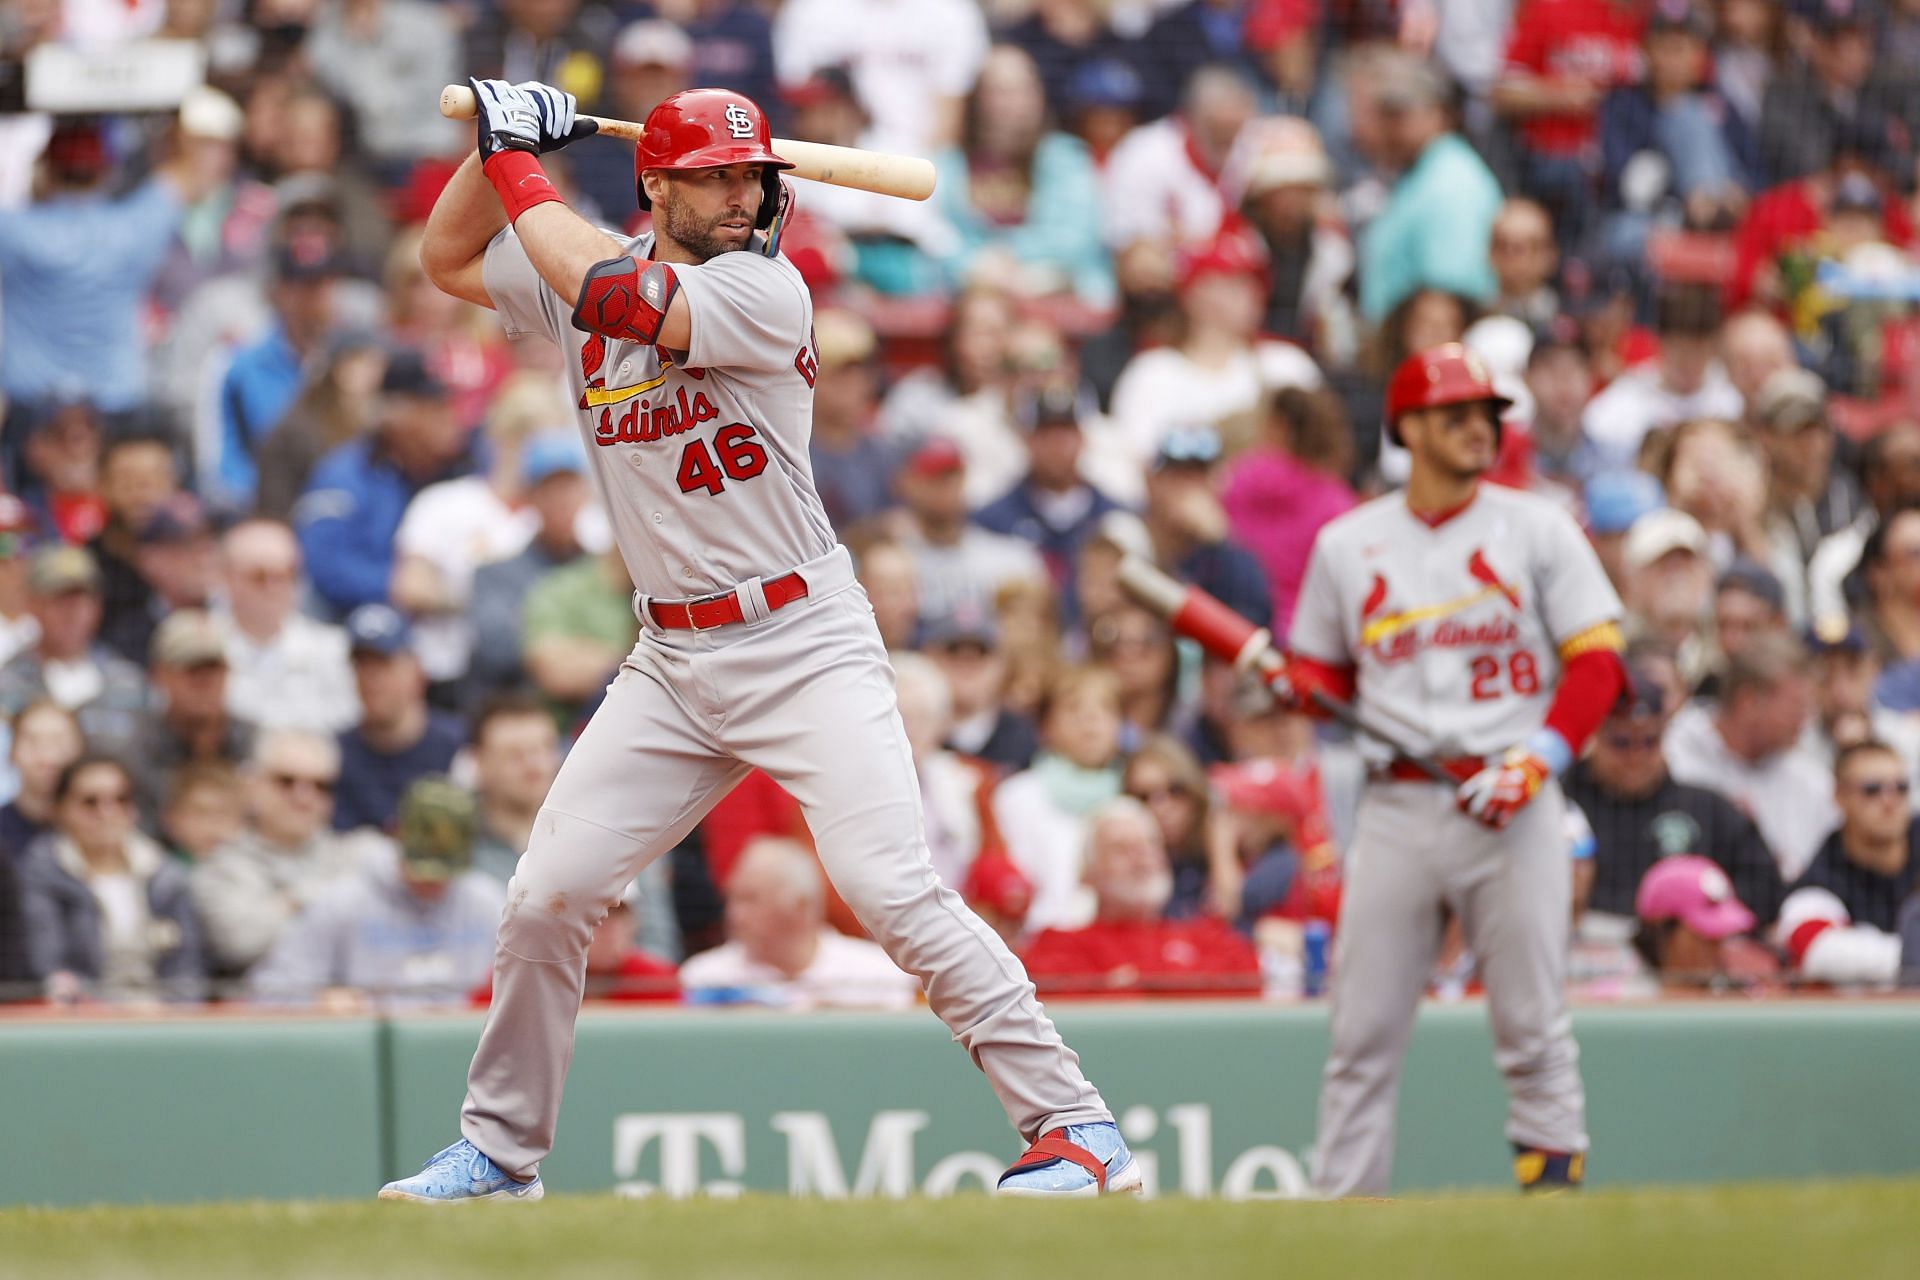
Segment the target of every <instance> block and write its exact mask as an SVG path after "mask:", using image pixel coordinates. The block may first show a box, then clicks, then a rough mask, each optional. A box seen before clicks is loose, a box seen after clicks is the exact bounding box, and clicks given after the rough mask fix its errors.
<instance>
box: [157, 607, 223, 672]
mask: <svg viewBox="0 0 1920 1280" xmlns="http://www.w3.org/2000/svg"><path fill="white" fill-rule="evenodd" d="M153 660H154V662H155V663H157V664H159V665H161V666H167V667H180V668H182V669H184V670H192V669H195V668H198V667H224V666H226V665H227V641H226V637H224V636H222V635H221V634H220V624H219V623H217V622H215V621H214V620H213V615H211V614H209V613H208V612H207V611H206V610H204V609H176V610H174V611H173V612H172V613H170V614H168V615H167V616H166V617H165V618H162V619H161V620H160V625H159V627H158V628H156V629H155V631H154V633H153Z"/></svg>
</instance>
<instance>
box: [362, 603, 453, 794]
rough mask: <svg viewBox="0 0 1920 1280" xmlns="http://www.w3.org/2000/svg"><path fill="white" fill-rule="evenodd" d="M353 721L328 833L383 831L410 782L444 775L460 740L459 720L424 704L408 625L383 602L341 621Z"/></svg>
mask: <svg viewBox="0 0 1920 1280" xmlns="http://www.w3.org/2000/svg"><path fill="white" fill-rule="evenodd" d="M346 630H347V644H348V651H349V654H350V656H351V658H352V661H353V681H354V685H355V686H356V688H357V689H358V690H359V693H360V707H361V714H360V721H359V723H358V724H356V725H355V726H354V727H353V728H351V729H348V730H347V731H346V732H345V733H342V734H341V735H340V786H339V790H338V792H337V793H336V799H335V802H334V809H333V829H334V830H335V831H352V830H354V829H355V828H356V827H375V828H381V829H384V828H386V827H387V825H388V824H389V823H390V822H392V821H393V818H394V815H395V814H396V813H397V812H398V811H399V805H400V797H401V793H402V792H404V791H405V790H406V789H407V788H408V786H410V785H411V784H412V783H413V781H414V779H416V778H420V777H423V776H425V775H427V774H435V773H444V772H446V770H447V768H448V767H449V766H450V765H451V764H452V763H453V757H454V753H455V752H457V751H459V750H460V747H461V744H462V743H463V742H465V741H466V734H465V733H464V732H462V728H461V724H460V722H459V720H458V719H456V718H455V717H453V716H450V715H448V714H447V713H446V712H444V711H438V710H435V709H433V708H431V707H429V706H428V705H427V677H426V673H425V672H424V671H422V670H421V669H420V659H419V658H418V657H416V656H415V655H414V652H413V632H412V630H411V628H409V627H408V626H407V620H406V619H405V618H403V617H401V616H400V615H399V614H398V613H396V612H394V611H393V610H392V609H391V608H389V607H388V606H386V605H384V604H368V605H361V606H360V607H359V608H358V609H355V610H354V611H353V612H352V613H351V614H349V615H348V616H347V625H346Z"/></svg>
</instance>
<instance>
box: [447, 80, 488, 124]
mask: <svg viewBox="0 0 1920 1280" xmlns="http://www.w3.org/2000/svg"><path fill="white" fill-rule="evenodd" d="M479 109H480V104H479V103H478V102H477V101H475V99H474V96H473V90H472V89H469V88H468V87H467V86H466V85H464V84H450V85H448V86H447V87H446V88H444V89H442V90H441V91H440V114H441V115H443V116H445V117H446V118H447V119H449V120H471V119H473V117H474V113H475V112H477V111H479Z"/></svg>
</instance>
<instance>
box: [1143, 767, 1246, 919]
mask: <svg viewBox="0 0 1920 1280" xmlns="http://www.w3.org/2000/svg"><path fill="white" fill-rule="evenodd" d="M1122 787H1123V790H1124V791H1125V793H1126V794H1127V795H1128V796H1130V797H1132V798H1133V799H1135V800H1138V801H1139V802H1140V803H1141V804H1143V805H1145V806H1146V807H1147V812H1149V813H1151V814H1152V815H1153V820H1154V821H1155V822H1156V823H1158V824H1159V826H1160V840H1161V843H1162V844H1163V845H1164V846H1165V848H1166V851H1167V859H1168V863H1169V865H1170V867H1171V869H1172V872H1173V893H1172V896H1170V897H1169V898H1168V899H1167V906H1166V910H1165V912H1164V914H1165V916H1166V918H1167V919H1169V920H1183V919H1186V918H1187V917H1189V916H1196V915H1202V914H1212V915H1219V916H1233V915H1237V914H1238V912H1239V902H1238V901H1237V899H1236V900H1235V901H1233V902H1222V901H1221V900H1220V897H1219V895H1218V894H1216V893H1214V892H1211V890H1212V889H1213V887H1214V886H1213V885H1212V879H1213V877H1212V867H1211V863H1212V857H1213V849H1212V845H1213V844H1214V843H1216V842H1214V841H1213V840H1212V839H1211V836H1212V824H1213V817H1212V814H1211V812H1210V806H1209V799H1210V796H1209V793H1208V789H1207V775H1206V773H1205V772H1204V771H1203V770H1202V769H1201V767H1200V762H1199V761H1198V760H1197V759H1195V758H1194V755H1193V752H1191V751H1189V750H1187V749H1186V748H1185V747H1184V746H1182V745H1180V741H1179V739H1177V738H1173V737H1169V736H1167V735H1165V734H1155V735H1154V736H1152V737H1150V738H1147V739H1145V740H1144V741H1142V742H1141V743H1140V745H1139V746H1138V747H1136V748H1134V750H1133V754H1131V755H1129V756H1128V757H1127V765H1126V769H1125V771H1124V772H1123V774H1122ZM1234 883H1235V885H1236V886H1237V884H1238V877H1237V876H1236V877H1235V878H1234Z"/></svg>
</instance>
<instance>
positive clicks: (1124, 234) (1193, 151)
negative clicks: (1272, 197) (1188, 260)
mask: <svg viewBox="0 0 1920 1280" xmlns="http://www.w3.org/2000/svg"><path fill="white" fill-rule="evenodd" d="M1258 105H1259V104H1258V101H1257V99H1256V98H1255V96H1254V91H1253V86H1252V85H1251V84H1250V83H1248V81H1247V78H1246V76H1245V75H1244V74H1242V73H1241V72H1239V71H1235V70H1233V69H1231V68H1228V67H1218V66H1210V67H1202V68H1200V69H1199V70H1198V71H1195V72H1194V73H1193V75H1192V78H1191V79H1190V80H1188V81H1187V82H1186V83H1185V89H1184V93H1183V96H1182V98H1181V102H1180V108H1179V110H1178V111H1176V112H1174V113H1173V114H1171V115H1166V116H1160V117H1159V118H1157V119H1154V118H1149V120H1148V122H1147V123H1146V124H1143V125H1141V126H1140V127H1139V128H1137V129H1135V130H1134V131H1133V132H1132V133H1130V134H1128V135H1127V136H1126V137H1125V138H1123V139H1121V140H1120V144H1119V145H1118V146H1116V147H1115V148H1114V149H1113V154H1112V155H1110V156H1108V157H1107V166H1106V174H1105V182H1106V190H1105V191H1104V193H1103V196H1102V200H1103V204H1104V207H1105V219H1104V221H1105V233H1106V239H1107V243H1108V244H1109V245H1111V246H1113V248H1114V249H1115V251H1120V250H1124V249H1125V248H1126V247H1127V246H1128V245H1130V244H1133V243H1134V242H1135V241H1138V240H1152V241H1156V242H1159V243H1161V244H1165V245H1170V246H1173V247H1174V248H1175V249H1176V250H1178V249H1181V248H1184V247H1186V246H1188V245H1199V244H1205V243H1207V242H1209V241H1211V240H1212V239H1213V238H1214V237H1215V236H1216V235H1218V234H1219V232H1220V224H1221V220H1222V219H1223V218H1224V217H1225V216H1226V213H1227V206H1226V202H1225V200H1224V198H1223V197H1222V196H1221V194H1220V185H1219V180H1220V174H1221V171H1222V170H1223V169H1224V168H1225V167H1226V163H1227V157H1228V156H1229V155H1230V154H1231V153H1232V151H1233V144H1234V140H1235V139H1236V138H1237V137H1239V135H1240V130H1241V129H1243V128H1245V127H1246V125H1247V122H1248V121H1250V120H1252V119H1253V117H1254V113H1255V111H1256V110H1257V109H1258ZM1149 113H1150V116H1151V115H1152V114H1154V113H1153V112H1152V111H1151V108H1150V109H1149Z"/></svg>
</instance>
